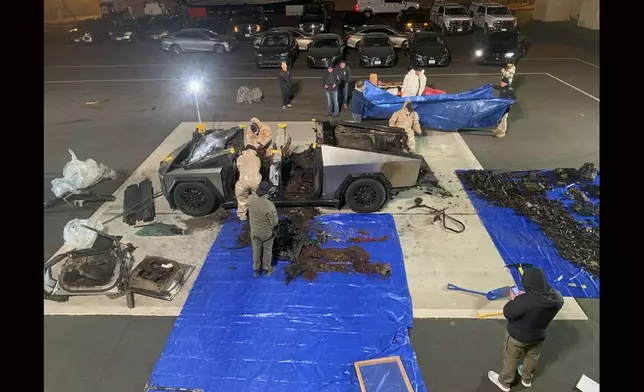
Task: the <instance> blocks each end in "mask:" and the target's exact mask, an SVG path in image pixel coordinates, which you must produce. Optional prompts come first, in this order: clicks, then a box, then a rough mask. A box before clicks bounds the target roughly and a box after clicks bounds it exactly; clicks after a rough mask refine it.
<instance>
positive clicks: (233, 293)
mask: <svg viewBox="0 0 644 392" xmlns="http://www.w3.org/2000/svg"><path fill="white" fill-rule="evenodd" d="M315 220H316V223H317V225H318V227H319V228H321V229H322V230H325V231H327V232H334V231H335V230H346V231H351V230H353V231H358V230H364V231H367V232H369V233H370V234H371V235H372V236H374V237H382V236H384V235H387V236H388V237H389V239H388V240H387V241H384V242H374V243H365V244H360V245H361V246H363V247H364V248H365V249H366V250H367V251H368V252H369V253H371V254H372V255H374V256H373V259H374V261H387V262H389V263H391V270H392V275H391V277H390V278H388V279H378V278H374V277H366V276H364V275H362V274H340V273H323V274H319V275H318V278H317V279H316V280H315V281H314V282H312V283H309V282H306V281H305V280H303V279H297V280H295V281H293V282H292V283H291V284H290V285H288V286H286V285H285V284H284V272H283V268H284V265H285V263H284V262H280V263H279V264H278V265H277V267H276V268H277V270H276V272H275V273H274V275H273V276H271V277H270V278H264V277H261V278H254V277H253V274H252V261H251V259H252V255H251V248H250V247H246V248H242V249H234V250H233V249H222V245H224V244H225V245H224V246H232V245H234V244H236V236H237V235H238V233H239V232H240V230H239V226H240V223H239V222H238V221H234V220H228V221H227V222H226V223H225V224H224V226H223V228H222V230H221V232H220V234H219V236H218V238H217V240H216V241H215V243H214V245H213V247H212V249H211V250H210V252H209V254H208V256H207V259H206V262H205V263H204V266H203V268H202V270H201V272H200V274H199V277H198V278H197V281H196V282H195V285H194V287H193V289H192V291H191V292H190V296H189V297H188V300H187V301H186V304H185V305H184V307H183V310H182V312H181V314H180V315H179V317H178V318H177V321H176V322H175V327H174V329H173V331H172V333H171V334H170V337H169V339H168V342H167V344H166V347H165V349H164V351H163V353H162V354H161V357H160V359H159V360H158V362H157V364H156V367H155V369H154V372H153V374H152V376H151V379H150V384H153V385H162V386H174V387H189V388H202V389H204V390H205V391H208V392H211V391H271V392H286V391H291V392H305V391H338V392H339V391H343V392H344V391H352V392H354V391H358V390H359V386H358V380H357V376H356V374H355V370H354V367H353V363H354V362H356V361H361V360H367V359H373V358H380V357H386V356H391V355H399V356H400V357H401V359H402V361H403V364H404V366H405V370H406V372H407V374H408V376H409V378H410V380H411V382H412V385H413V387H414V391H417V392H422V391H426V390H427V389H426V387H425V384H424V382H423V379H422V376H421V374H420V369H419V368H418V363H417V360H416V354H415V353H414V351H413V349H412V347H411V345H410V341H409V335H408V328H410V327H411V325H412V304H411V297H410V294H409V289H408V287H407V278H406V274H405V268H404V262H403V255H402V250H401V246H400V242H399V239H398V234H397V231H396V226H395V223H394V220H393V217H392V216H391V215H389V214H365V215H362V214H337V215H325V216H320V217H317V218H316V219H315ZM350 245H355V244H349V243H336V242H333V243H331V244H323V246H331V247H337V246H350Z"/></svg>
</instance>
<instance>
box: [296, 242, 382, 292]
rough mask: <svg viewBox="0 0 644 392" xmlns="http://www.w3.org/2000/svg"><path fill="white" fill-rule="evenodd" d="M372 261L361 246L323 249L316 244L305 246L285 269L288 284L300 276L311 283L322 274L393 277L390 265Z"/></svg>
mask: <svg viewBox="0 0 644 392" xmlns="http://www.w3.org/2000/svg"><path fill="white" fill-rule="evenodd" d="M370 259H371V256H370V255H369V253H368V252H367V251H366V250H364V249H363V248H361V247H359V246H350V247H348V248H326V249H322V248H320V246H319V245H316V244H309V245H305V246H304V247H303V248H302V251H301V253H300V255H299V257H298V258H297V259H296V260H294V261H293V262H292V263H290V264H289V265H288V266H286V267H285V268H284V272H285V273H286V284H289V283H291V282H292V281H293V280H295V279H296V278H297V277H298V276H300V275H301V276H302V277H303V278H304V279H305V280H307V281H309V282H311V281H313V280H315V278H316V277H317V274H318V273H321V272H341V273H349V272H356V273H359V274H365V275H367V276H376V275H379V276H381V277H384V278H388V277H389V276H390V275H391V266H390V265H389V263H372V262H371V261H370Z"/></svg>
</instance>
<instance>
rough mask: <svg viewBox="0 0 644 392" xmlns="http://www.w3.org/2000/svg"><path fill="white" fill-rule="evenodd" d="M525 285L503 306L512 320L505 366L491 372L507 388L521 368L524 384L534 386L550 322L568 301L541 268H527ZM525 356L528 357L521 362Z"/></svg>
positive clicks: (499, 384) (527, 386)
mask: <svg viewBox="0 0 644 392" xmlns="http://www.w3.org/2000/svg"><path fill="white" fill-rule="evenodd" d="M521 285H522V286H523V288H524V290H525V291H524V292H519V294H518V295H514V293H513V292H510V301H508V303H507V304H505V306H504V307H503V316H504V317H505V318H506V319H507V320H508V330H507V332H506V334H505V344H504V348H505V350H504V353H503V369H502V370H501V373H500V374H498V373H496V372H495V371H489V372H488V378H489V379H490V381H492V383H493V384H494V385H496V386H497V387H499V389H500V390H502V391H505V392H507V391H509V390H510V384H511V383H512V382H513V381H514V378H515V376H516V373H517V372H518V373H519V375H520V376H521V383H522V384H523V386H524V387H526V388H529V387H531V386H532V378H533V377H534V369H535V368H536V367H537V363H538V362H539V355H540V354H541V346H542V345H543V342H544V341H545V340H546V335H547V333H546V332H547V329H548V325H550V322H551V321H552V319H554V318H555V316H556V315H557V313H559V310H561V308H562V307H563V303H564V300H563V297H562V295H561V293H560V292H559V291H557V290H556V289H554V288H552V287H550V285H549V284H548V281H547V280H546V275H545V273H544V272H543V270H542V269H541V268H536V267H533V268H529V269H527V270H526V271H525V272H524V274H523V275H522V276H521ZM522 356H525V359H524V360H523V365H519V364H518V363H519V361H520V360H521V357H522ZM517 365H518V366H517Z"/></svg>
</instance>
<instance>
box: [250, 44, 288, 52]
mask: <svg viewBox="0 0 644 392" xmlns="http://www.w3.org/2000/svg"><path fill="white" fill-rule="evenodd" d="M287 52H288V47H286V46H270V47H269V46H260V47H259V48H257V53H259V54H281V53H287Z"/></svg>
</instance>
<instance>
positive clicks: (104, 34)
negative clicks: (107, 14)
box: [66, 18, 112, 45]
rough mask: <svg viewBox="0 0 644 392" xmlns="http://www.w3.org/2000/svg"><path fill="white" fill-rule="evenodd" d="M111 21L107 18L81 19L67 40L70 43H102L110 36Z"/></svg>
mask: <svg viewBox="0 0 644 392" xmlns="http://www.w3.org/2000/svg"><path fill="white" fill-rule="evenodd" d="M111 23H112V22H111V21H110V20H107V19H105V18H96V19H88V20H84V21H81V22H80V23H78V24H77V25H76V26H74V27H73V28H72V29H70V30H69V31H68V32H67V34H66V38H67V42H68V43H69V44H77V45H78V44H85V45H95V44H100V43H101V42H103V41H105V40H106V39H107V38H108V37H109V29H110V25H111Z"/></svg>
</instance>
